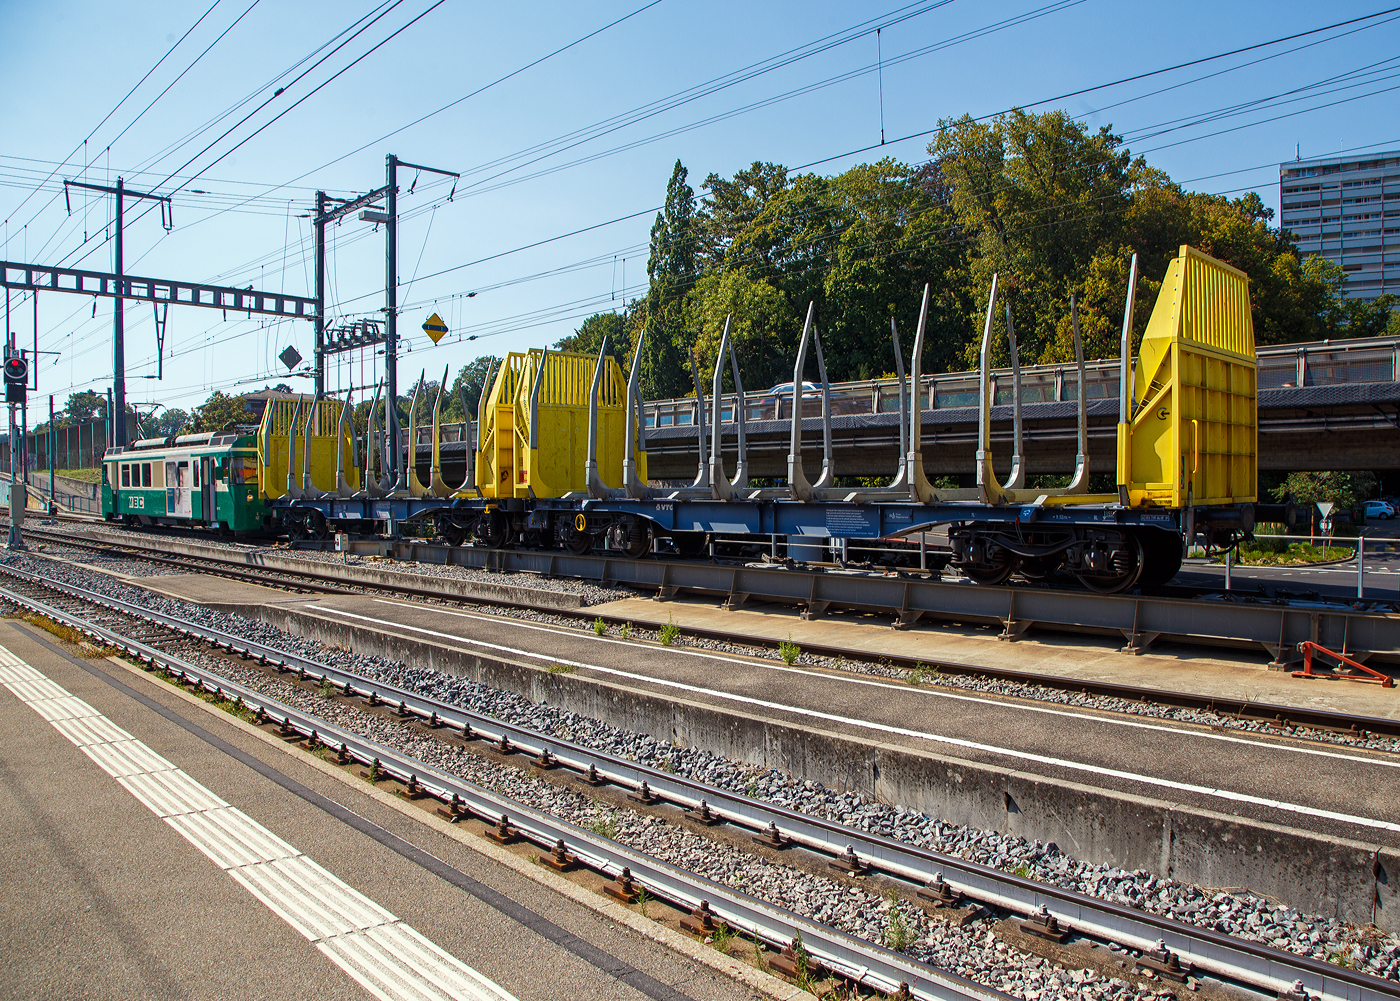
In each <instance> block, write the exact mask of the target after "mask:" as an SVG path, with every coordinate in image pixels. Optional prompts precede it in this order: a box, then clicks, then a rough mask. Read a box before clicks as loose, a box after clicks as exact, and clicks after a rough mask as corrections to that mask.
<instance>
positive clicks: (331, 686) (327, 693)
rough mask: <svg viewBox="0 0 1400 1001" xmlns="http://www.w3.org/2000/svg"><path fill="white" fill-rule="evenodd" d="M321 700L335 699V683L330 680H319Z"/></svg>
mask: <svg viewBox="0 0 1400 1001" xmlns="http://www.w3.org/2000/svg"><path fill="white" fill-rule="evenodd" d="M321 698H323V699H332V698H335V683H334V682H333V681H331V679H330V678H322V679H321Z"/></svg>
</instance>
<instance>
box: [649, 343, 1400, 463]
mask: <svg viewBox="0 0 1400 1001" xmlns="http://www.w3.org/2000/svg"><path fill="white" fill-rule="evenodd" d="M1258 354H1259V382H1258V390H1259V469H1260V470H1261V471H1269V470H1275V471H1280V470H1289V471H1291V470H1310V469H1311V470H1339V469H1369V470H1400V383H1397V376H1400V338H1395V337H1381V338H1357V339H1356V340H1350V341H1333V342H1328V341H1322V342H1313V343H1306V344H1289V345H1281V346H1274V347H1263V348H1260V349H1259V352H1258ZM977 378H978V376H977V373H976V372H975V371H974V372H951V373H946V374H942V375H933V376H929V377H927V378H926V379H924V380H922V381H923V383H924V385H923V387H922V388H921V392H920V402H921V404H922V405H923V407H924V421H923V452H924V468H925V470H927V471H928V473H929V475H930V476H934V475H937V476H970V475H971V474H972V472H973V469H974V454H975V452H976V448H977V445H976V439H977V406H976V404H977ZM1085 383H1086V387H1087V392H1086V393H1085V396H1086V399H1087V401H1088V413H1089V455H1090V470H1091V471H1092V472H1096V473H1109V474H1111V473H1113V471H1114V468H1115V467H1114V462H1115V448H1116V446H1115V440H1116V433H1117V431H1116V425H1117V421H1118V362H1117V361H1116V360H1107V361H1095V362H1089V363H1086V365H1085ZM1021 384H1022V388H1021V403H1022V412H1023V419H1024V422H1025V436H1026V444H1027V448H1026V451H1027V453H1028V454H1027V456H1026V458H1027V461H1028V464H1029V465H1028V471H1029V472H1030V473H1031V474H1032V475H1037V474H1055V473H1059V474H1069V473H1072V472H1073V471H1074V457H1075V452H1076V442H1075V438H1076V432H1075V420H1076V413H1077V409H1078V408H1077V400H1078V374H1077V371H1076V367H1075V365H1074V364H1073V363H1068V364H1061V365H1037V366H1028V367H1026V368H1023V369H1022V370H1021ZM994 385H995V387H996V389H995V391H996V396H995V400H996V403H997V406H996V407H994V409H993V411H992V416H993V420H994V422H995V424H994V440H995V441H996V445H997V449H996V450H997V453H998V454H999V455H1001V456H1003V461H1005V460H1006V459H1009V458H1010V455H1011V418H1012V407H1011V402H1012V399H1011V392H1012V391H1011V372H1010V370H1009V369H1002V370H998V371H997V372H996V373H995V375H994ZM775 388H776V387H775ZM898 393H899V391H898V380H895V379H871V380H866V381H864V382H846V383H834V384H833V385H832V387H831V395H832V413H833V417H832V421H831V423H832V447H833V454H834V458H835V462H836V470H837V474H838V475H841V476H889V475H892V473H893V470H894V469H895V463H896V455H897V453H898V450H899V447H898V446H899V413H898V410H899V395H898ZM930 401H931V405H930ZM735 403H736V399H735V397H734V396H733V394H730V395H727V396H725V397H724V399H723V402H722V409H721V420H722V422H723V423H722V427H721V431H722V434H723V436H724V439H723V445H724V449H725V452H726V454H727V456H728V462H727V468H729V469H733V468H734V452H735V448H736V436H737V428H736V426H735V425H734V423H733V412H734V406H735ZM745 403H746V412H747V417H748V420H747V426H746V433H747V436H748V455H749V474H750V476H758V477H781V476H784V475H786V464H787V454H788V440H789V435H790V430H791V424H790V421H791V414H792V399H791V390H790V389H789V390H788V392H787V395H782V394H778V393H774V392H771V391H760V392H757V393H754V392H748V393H746V399H745ZM706 404H707V408H708V407H709V405H710V400H709V399H708V398H707V400H706ZM803 410H804V417H803V438H804V442H806V443H808V444H807V445H806V446H805V447H804V450H803V451H804V458H805V460H806V461H807V462H808V463H809V464H812V465H811V468H810V469H809V474H811V475H815V473H816V472H817V471H818V469H819V465H820V461H821V450H820V440H821V419H820V413H821V401H820V393H819V391H814V390H812V389H808V390H807V396H806V399H805V402H804V408H803ZM695 420H696V405H695V399H694V398H693V397H691V398H685V399H678V400H662V401H656V402H652V403H648V404H647V406H646V422H647V444H646V447H647V468H648V473H649V475H650V476H651V477H652V478H653V479H658V480H681V479H689V478H691V477H693V476H694V474H695V468H696V441H697V436H696V427H695ZM814 446H815V447H814Z"/></svg>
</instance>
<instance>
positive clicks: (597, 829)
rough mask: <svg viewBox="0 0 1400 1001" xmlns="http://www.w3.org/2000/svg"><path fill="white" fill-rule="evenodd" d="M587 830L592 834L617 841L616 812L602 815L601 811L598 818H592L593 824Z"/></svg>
mask: <svg viewBox="0 0 1400 1001" xmlns="http://www.w3.org/2000/svg"><path fill="white" fill-rule="evenodd" d="M588 829H589V830H590V831H592V832H593V833H594V834H597V835H599V836H600V837H604V838H611V839H613V840H616V839H617V811H616V810H614V811H612V812H611V813H608V814H604V813H603V812H602V811H601V810H600V811H599V812H598V816H596V817H594V818H593V823H591V824H589V825H588Z"/></svg>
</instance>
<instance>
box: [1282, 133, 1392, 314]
mask: <svg viewBox="0 0 1400 1001" xmlns="http://www.w3.org/2000/svg"><path fill="white" fill-rule="evenodd" d="M1279 204H1280V205H1281V206H1282V212H1281V213H1280V219H1279V224H1280V225H1281V226H1282V227H1283V228H1284V229H1288V230H1291V231H1292V232H1293V234H1294V235H1295V236H1297V238H1298V250H1299V252H1300V253H1301V254H1302V255H1303V257H1304V258H1306V257H1307V256H1308V255H1310V254H1321V255H1322V256H1323V257H1326V258H1328V259H1329V260H1332V261H1335V262H1336V263H1338V264H1340V265H1341V266H1342V270H1343V271H1345V272H1346V275H1347V284H1346V292H1347V295H1348V296H1349V297H1351V298H1355V299H1375V298H1376V297H1377V296H1379V295H1380V294H1381V293H1383V292H1390V293H1392V294H1394V295H1400V151H1397V152H1391V153H1375V154H1370V155H1368V156H1366V157H1365V158H1360V157H1357V156H1355V155H1352V156H1332V157H1314V158H1311V159H1307V160H1294V161H1293V162H1291V163H1281V164H1279Z"/></svg>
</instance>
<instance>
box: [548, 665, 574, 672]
mask: <svg viewBox="0 0 1400 1001" xmlns="http://www.w3.org/2000/svg"><path fill="white" fill-rule="evenodd" d="M576 670H578V668H576V667H574V665H573V664H550V665H549V668H548V671H549V673H550V674H573V673H574V671H576Z"/></svg>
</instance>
